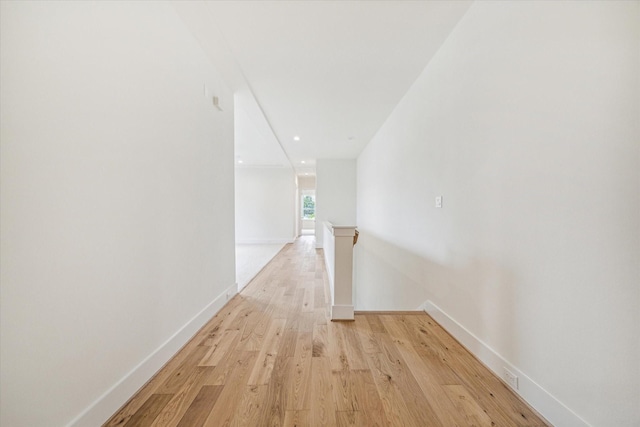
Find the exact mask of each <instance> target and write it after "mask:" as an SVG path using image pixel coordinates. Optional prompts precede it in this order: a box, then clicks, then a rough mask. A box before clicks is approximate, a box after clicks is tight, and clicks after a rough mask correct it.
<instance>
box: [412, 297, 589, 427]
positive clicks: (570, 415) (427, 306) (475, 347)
mask: <svg viewBox="0 0 640 427" xmlns="http://www.w3.org/2000/svg"><path fill="white" fill-rule="evenodd" d="M422 307H423V308H424V311H425V312H426V313H427V314H428V315H429V316H431V317H432V318H433V319H434V320H435V321H436V322H438V323H439V324H440V326H442V327H443V328H444V329H445V330H446V331H447V332H449V333H450V334H451V335H452V336H453V337H454V338H456V339H457V340H458V341H460V343H461V344H462V345H464V346H465V347H466V348H467V350H469V351H470V352H471V353H473V355H474V356H476V357H477V358H478V359H480V361H481V362H482V363H484V364H485V365H486V366H487V367H488V368H489V369H490V370H492V371H493V373H495V374H496V375H497V376H498V377H499V378H503V375H504V374H503V369H504V368H507V369H509V370H510V371H511V372H513V373H514V374H515V375H517V376H518V390H513V391H514V392H515V393H517V394H519V395H520V396H521V397H522V398H523V399H524V400H525V401H526V402H527V403H528V404H529V405H531V406H532V407H533V408H534V409H535V410H536V411H538V412H539V413H540V415H542V416H543V417H545V418H546V419H547V421H549V422H550V423H551V424H553V425H555V426H563V427H590V426H591V425H590V424H589V423H587V422H586V421H584V420H583V419H582V418H580V417H579V416H578V415H577V414H576V413H575V412H573V411H571V409H569V408H567V407H566V406H565V405H564V404H563V403H562V402H560V401H559V400H558V399H556V398H555V397H553V396H552V395H551V394H550V393H549V392H548V391H546V390H545V389H543V388H542V387H541V386H540V385H538V384H537V383H536V382H535V381H533V380H532V379H531V378H529V377H528V376H527V375H526V374H525V373H524V372H522V371H521V370H520V369H518V368H516V367H515V366H513V365H512V364H511V363H509V362H508V361H507V360H505V359H504V358H503V357H502V356H501V355H500V354H498V353H497V352H496V351H495V350H493V349H492V348H491V347H489V346H488V345H487V344H486V343H484V342H483V341H482V340H481V339H480V338H478V337H476V336H475V335H474V334H473V333H471V332H470V331H469V330H467V329H466V328H465V327H464V326H462V325H461V324H459V323H458V322H457V321H456V320H455V319H453V318H452V317H451V316H449V315H448V314H447V313H445V312H444V311H442V310H441V309H440V307H438V306H437V305H435V304H434V303H433V302H432V301H426V302H425V303H424V304H423V305H422ZM503 379H504V378H503ZM505 382H506V381H505Z"/></svg>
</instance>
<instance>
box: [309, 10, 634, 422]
mask: <svg viewBox="0 0 640 427" xmlns="http://www.w3.org/2000/svg"><path fill="white" fill-rule="evenodd" d="M639 4H640V3H638V2H613V1H612V2H476V3H474V5H473V6H472V7H471V8H470V10H469V11H468V13H467V14H466V15H465V17H464V18H463V19H462V20H461V22H460V23H459V25H458V26H457V27H456V29H455V30H454V31H453V32H452V34H451V35H450V37H449V39H448V40H447V41H446V42H445V43H444V45H443V46H442V48H441V49H440V51H439V52H438V53H437V55H436V56H435V57H434V58H433V60H432V61H431V63H430V64H429V65H428V66H427V68H426V69H425V70H424V72H423V73H422V75H421V76H420V77H419V78H418V80H417V81H416V83H415V84H414V86H413V87H412V88H411V90H410V91H409V92H408V93H407V95H406V96H405V97H404V99H403V100H402V101H401V102H400V104H399V105H398V106H397V108H396V109H395V111H394V113H393V114H392V115H391V116H390V117H389V118H388V120H387V122H386V124H385V125H384V126H383V127H382V128H381V129H380V131H379V132H378V134H377V135H376V137H375V138H374V139H373V140H372V141H371V142H370V144H369V145H368V146H367V148H366V149H365V150H364V151H363V153H362V154H361V156H360V157H359V159H358V226H359V229H360V232H361V234H360V240H359V242H358V245H356V247H355V249H356V253H357V259H356V261H357V272H356V273H357V290H356V295H357V301H356V309H415V308H417V307H418V306H419V304H420V303H421V302H422V301H425V300H430V301H432V302H433V303H434V304H435V305H437V306H438V307H440V308H441V309H442V311H443V312H445V313H446V314H447V315H448V316H450V317H451V319H452V320H453V321H456V322H458V323H459V324H460V325H461V326H462V327H464V328H466V329H467V331H468V332H470V333H471V334H475V336H476V337H478V338H479V339H480V340H482V341H483V342H484V343H485V344H486V346H487V347H489V348H491V349H493V350H494V351H495V352H496V353H497V354H498V355H499V356H500V357H501V358H502V360H505V361H508V362H510V363H512V364H513V365H514V366H515V367H517V368H518V369H519V371H520V372H521V373H523V374H525V375H526V376H527V377H528V379H525V380H526V381H523V378H521V384H522V387H521V391H522V392H523V395H525V397H527V398H528V399H529V400H530V401H531V402H534V401H535V402H538V403H539V404H538V409H539V410H540V411H542V413H543V415H545V416H547V417H548V418H549V419H550V421H551V422H554V423H555V424H556V425H558V426H570V425H586V424H590V425H593V426H614V425H615V426H620V427H621V426H637V425H639V424H640V413H639V407H640V406H639V405H638V402H640V388H639V387H640V372H639V369H640V363H639V361H640V351H639V344H640V343H639V341H640V315H639V313H640V310H639V309H638V308H639V307H640V304H639V303H640V286H639V284H640V271H639V269H640V265H639V262H638V260H640V142H639V141H640V132H639V128H638V126H639V118H640V109H639V99H640V97H639V89H640V88H639V76H640V66H639V51H640V49H639V48H640V46H639V43H640V31H639V29H640V25H639V23H640V11H639ZM319 166H320V163H319ZM320 177H321V175H320V174H319V175H318V184H319V185H318V189H319V190H320V183H321V180H320ZM437 195H442V196H443V197H444V203H443V208H442V209H436V208H435V207H434V198H435V196H437ZM319 199H320V196H319ZM534 382H535V383H537V384H535V383H534ZM545 391H546V393H545ZM538 392H540V393H542V394H541V395H540V396H537V397H536V396H535V394H536V393H538ZM550 396H555V398H557V399H558V400H559V401H560V402H561V403H562V404H564V405H566V407H567V408H568V409H567V408H563V407H562V404H560V403H559V402H554V401H553V399H552V398H551V397H550ZM570 411H573V412H574V413H575V414H572V413H571V412H570ZM580 418H582V419H583V420H584V421H580Z"/></svg>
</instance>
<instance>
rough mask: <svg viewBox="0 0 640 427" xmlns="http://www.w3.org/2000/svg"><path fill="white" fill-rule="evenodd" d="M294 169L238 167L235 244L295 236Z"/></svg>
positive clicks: (279, 240)
mask: <svg viewBox="0 0 640 427" xmlns="http://www.w3.org/2000/svg"><path fill="white" fill-rule="evenodd" d="M295 198H296V182H295V174H294V173H293V169H292V168H280V167H238V168H236V243H256V244H259V243H288V242H292V241H293V240H294V239H295V236H296V218H295V217H294V215H295V211H296V209H295V200H296V199H295Z"/></svg>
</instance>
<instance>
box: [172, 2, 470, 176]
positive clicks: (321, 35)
mask: <svg viewBox="0 0 640 427" xmlns="http://www.w3.org/2000/svg"><path fill="white" fill-rule="evenodd" d="M470 4H471V2H470V1H210V2H175V3H174V7H175V8H176V10H177V11H178V13H179V14H180V16H181V17H182V19H183V20H184V21H185V23H186V25H187V27H188V28H189V30H190V31H191V32H192V33H193V34H194V36H195V37H196V38H197V39H198V40H199V41H200V43H201V44H202V46H203V48H204V49H205V51H207V52H208V53H209V55H210V57H211V59H212V60H213V61H214V63H215V65H216V66H217V67H218V68H219V69H220V71H221V72H222V74H223V77H224V78H225V80H226V81H227V82H228V84H229V85H230V86H231V87H232V88H233V89H234V90H235V91H236V104H237V105H240V106H241V107H242V108H240V109H236V119H237V122H236V157H238V156H241V157H242V159H243V164H244V165H286V164H287V163H288V162H291V164H292V165H293V166H294V167H295V169H296V171H297V172H298V173H299V174H302V173H305V172H307V173H314V172H315V160H316V159H322V158H355V157H357V156H358V154H359V153H360V152H361V151H362V149H363V148H364V147H365V145H366V144H367V143H368V142H369V140H370V139H371V138H372V137H373V136H374V135H375V133H376V132H377V131H378V129H379V128H380V127H381V126H382V124H383V123H384V121H385V120H386V118H387V117H388V116H389V114H390V113H391V112H392V111H393V109H394V108H395V106H396V105H397V104H398V102H399V101H400V99H401V98H402V97H403V96H404V94H405V93H406V92H407V90H408V89H409V88H410V86H411V85H412V84H413V82H414V81H415V80H416V78H417V77H418V75H419V74H420V73H421V72H422V70H423V69H424V68H425V66H426V65H427V63H428V62H429V60H430V59H431V58H432V57H433V55H434V54H435V53H436V51H437V50H438V48H439V47H440V45H441V44H442V43H443V42H444V40H445V39H446V37H447V36H448V34H449V33H450V32H451V30H452V29H453V28H454V26H455V25H456V24H457V23H458V21H459V20H460V19H461V17H462V16H463V15H464V13H465V12H466V11H467V9H468V8H469V6H470ZM249 123H251V124H252V125H253V127H254V128H255V130H254V131H243V130H242V129H241V128H244V127H245V126H244V125H243V124H249ZM295 135H299V137H300V141H294V140H293V137H294V136H295ZM259 136H262V138H259ZM283 150H284V151H283ZM287 158H288V160H287ZM302 161H304V162H305V164H302V163H301V162H302Z"/></svg>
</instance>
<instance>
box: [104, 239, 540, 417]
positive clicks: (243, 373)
mask: <svg viewBox="0 0 640 427" xmlns="http://www.w3.org/2000/svg"><path fill="white" fill-rule="evenodd" d="M327 307H328V294H327V285H326V279H325V272H324V264H323V259H322V252H321V251H316V250H315V239H314V237H313V236H302V237H300V238H298V239H297V240H296V242H295V243H293V244H289V245H287V246H286V247H285V248H284V249H283V250H282V251H281V252H280V253H279V254H278V255H277V256H276V257H275V258H274V259H273V260H272V261H271V262H270V263H269V264H268V265H267V266H266V267H265V268H264V269H263V270H262V271H261V272H260V273H259V274H258V276H256V277H255V278H254V279H253V281H251V282H250V283H249V285H248V286H247V287H246V288H245V290H244V291H243V292H242V293H241V294H238V295H237V296H236V297H234V298H233V299H232V300H231V301H230V302H229V303H228V304H227V305H226V306H225V307H224V308H223V309H222V310H221V311H220V312H219V313H218V314H217V315H216V316H215V317H214V318H213V319H212V320H211V321H209V322H208V324H207V325H206V326H205V327H204V328H202V329H201V330H200V331H199V332H198V333H197V334H196V336H195V337H194V338H193V339H192V340H191V341H190V342H189V343H188V344H187V345H186V346H185V347H184V348H183V349H182V350H181V351H180V352H179V353H178V354H177V355H176V356H175V357H174V358H173V359H172V360H171V361H169V363H168V364H167V365H166V366H165V367H164V368H163V369H162V370H160V371H159V372H158V373H157V374H156V376H155V377H154V378H153V379H152V380H151V381H150V382H149V383H148V384H147V385H146V386H145V387H143V388H142V389H141V390H140V391H139V392H138V393H137V394H136V395H135V396H133V397H132V399H131V400H130V401H129V402H128V403H127V404H126V405H125V406H124V407H123V408H121V409H120V411H119V412H117V413H116V414H115V415H114V416H113V417H112V418H111V419H110V420H109V421H108V422H107V423H106V424H105V425H106V426H176V425H179V426H201V425H207V426H222V425H238V426H258V425H269V426H281V425H286V426H294V425H297V426H305V425H309V426H320V425H331V426H333V425H340V426H375V425H380V426H382V425H393V426H446V427H449V426H455V425H457V426H471V425H474V426H492V425H494V426H543V425H546V424H545V423H544V421H543V420H541V419H540V418H539V417H537V416H536V415H535V414H534V413H533V411H532V410H531V409H530V408H529V407H528V406H527V405H525V404H523V403H522V402H521V401H520V400H519V399H518V398H517V397H516V396H515V395H514V394H513V393H512V392H511V391H510V390H509V389H508V388H507V387H506V386H505V385H503V383H502V382H500V380H498V379H497V378H496V377H495V376H494V375H492V374H491V373H490V372H489V371H488V370H487V369H486V368H484V367H483V366H482V365H480V364H479V363H478V362H477V360H476V359H474V358H473V357H472V356H471V355H470V354H469V353H468V352H467V351H466V350H464V349H463V348H462V347H461V346H460V345H459V344H458V343H457V342H456V341H454V340H453V338H451V336H450V335H448V334H447V333H446V332H445V331H444V330H443V329H442V328H440V326H438V325H437V324H436V323H435V322H434V321H433V320H432V319H431V318H430V317H429V316H427V315H426V314H423V313H416V314H408V313H400V314H394V315H390V314H366V315H363V314H360V315H356V319H355V321H354V322H328V321H327Z"/></svg>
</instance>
